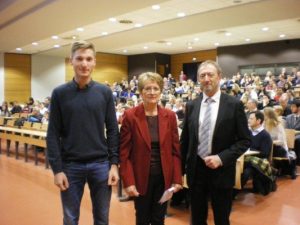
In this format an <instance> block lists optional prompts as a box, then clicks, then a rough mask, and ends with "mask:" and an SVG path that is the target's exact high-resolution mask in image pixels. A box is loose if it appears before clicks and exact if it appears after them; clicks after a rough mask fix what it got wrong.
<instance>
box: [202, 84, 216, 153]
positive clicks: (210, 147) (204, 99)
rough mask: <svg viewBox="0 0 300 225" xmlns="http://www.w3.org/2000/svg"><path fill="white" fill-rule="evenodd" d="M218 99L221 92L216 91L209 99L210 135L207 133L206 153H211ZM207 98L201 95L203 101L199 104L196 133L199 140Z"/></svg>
mask: <svg viewBox="0 0 300 225" xmlns="http://www.w3.org/2000/svg"><path fill="white" fill-rule="evenodd" d="M220 97H221V91H220V90H218V91H217V92H216V93H215V94H214V95H213V96H212V97H210V98H211V99H212V100H213V101H212V102H211V103H210V104H211V124H210V133H209V141H208V151H209V152H210V154H211V152H212V136H213V133H214V130H215V126H216V121H217V116H218V112H219V105H220ZM207 98H209V97H208V96H207V95H206V94H204V93H203V99H202V102H201V107H200V115H199V131H198V139H199V140H200V130H201V124H202V123H203V120H204V115H205V112H206V109H207V105H208V103H207V102H206V99H207Z"/></svg>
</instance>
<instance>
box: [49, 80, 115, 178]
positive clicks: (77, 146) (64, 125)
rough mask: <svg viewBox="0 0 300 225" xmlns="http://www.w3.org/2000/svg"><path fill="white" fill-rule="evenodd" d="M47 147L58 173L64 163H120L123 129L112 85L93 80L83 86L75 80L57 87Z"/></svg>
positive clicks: (52, 99) (50, 159)
mask: <svg viewBox="0 0 300 225" xmlns="http://www.w3.org/2000/svg"><path fill="white" fill-rule="evenodd" d="M105 131H106V132H105ZM47 148H48V158H49V163H50V165H51V168H52V170H53V172H54V174H56V173H58V172H61V171H62V164H63V162H97V161H99V162H101V161H106V160H109V161H110V163H111V164H117V163H118V162H119V130H118V124H117V120H116V114H115V106H114V101H113V95H112V92H111V90H110V88H109V87H107V86H105V85H102V84H99V83H97V82H94V81H91V82H90V83H89V84H88V85H87V86H86V88H84V89H80V88H79V87H78V85H77V83H76V82H75V81H74V80H73V81H71V82H68V83H66V84H63V85H61V86H59V87H57V88H55V89H54V91H53V93H52V98H51V112H50V118H49V125H48V132H47Z"/></svg>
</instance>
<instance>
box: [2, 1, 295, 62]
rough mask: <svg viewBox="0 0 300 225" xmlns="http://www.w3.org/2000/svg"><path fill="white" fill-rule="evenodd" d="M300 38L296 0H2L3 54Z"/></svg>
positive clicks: (189, 47) (175, 48)
mask: <svg viewBox="0 0 300 225" xmlns="http://www.w3.org/2000/svg"><path fill="white" fill-rule="evenodd" d="M153 5H159V6H160V9H158V10H154V9H152V6H153ZM178 13H184V14H185V16H183V17H178V15H177V14H178ZM110 18H115V20H116V21H110V20H109V19H110ZM120 20H130V21H132V23H130V24H123V23H122V24H121V23H120V22H119V21H120ZM265 27H267V28H268V30H267V31H263V30H262V28H265ZM78 28H83V29H84V30H83V31H82V30H78ZM54 35H55V36H58V39H53V38H52V36H54ZM280 35H281V37H280ZM297 38H300V0H169V1H164V0H143V1H141V0H128V1H124V0H110V1H105V0H85V1H82V0H23V1H18V0H1V1H0V52H14V53H22V54H24V53H25V54H45V55H52V56H61V57H67V56H68V55H69V51H70V44H71V43H72V42H73V41H74V40H90V41H92V42H93V43H94V44H95V46H96V50H97V51H98V52H106V53H114V54H124V55H133V54H145V53H150V52H158V53H165V54H176V53H183V52H192V51H199V50H207V49H215V48H217V47H221V46H230V45H241V44H249V43H258V42H266V41H276V40H286V39H288V40H290V39H297ZM35 42H36V43H37V44H32V43H35ZM54 46H56V47H54ZM17 48H21V49H22V50H20V49H19V50H16V49H17Z"/></svg>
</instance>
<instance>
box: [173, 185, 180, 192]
mask: <svg viewBox="0 0 300 225" xmlns="http://www.w3.org/2000/svg"><path fill="white" fill-rule="evenodd" d="M172 187H174V193H176V192H177V191H180V190H181V189H182V185H181V184H172Z"/></svg>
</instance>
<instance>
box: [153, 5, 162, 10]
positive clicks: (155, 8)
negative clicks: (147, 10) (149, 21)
mask: <svg viewBox="0 0 300 225" xmlns="http://www.w3.org/2000/svg"><path fill="white" fill-rule="evenodd" d="M152 9H153V10H159V9H160V6H159V5H153V6H152Z"/></svg>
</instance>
